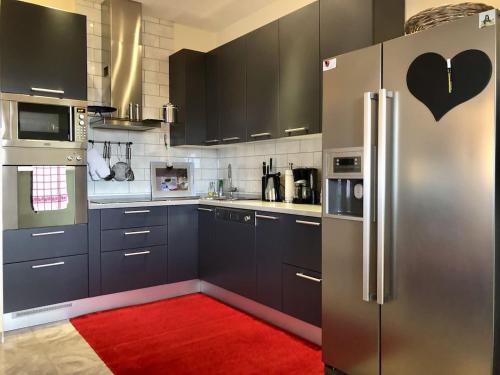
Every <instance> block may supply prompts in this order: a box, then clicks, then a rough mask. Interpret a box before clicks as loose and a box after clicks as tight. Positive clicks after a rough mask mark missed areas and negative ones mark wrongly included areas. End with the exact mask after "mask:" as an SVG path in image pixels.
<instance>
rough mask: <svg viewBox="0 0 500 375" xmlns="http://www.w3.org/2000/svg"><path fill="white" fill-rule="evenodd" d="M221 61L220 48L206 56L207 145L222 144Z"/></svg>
mask: <svg viewBox="0 0 500 375" xmlns="http://www.w3.org/2000/svg"><path fill="white" fill-rule="evenodd" d="M218 60H219V48H216V49H214V50H212V51H210V52H208V53H207V56H206V67H205V69H206V70H205V72H206V98H207V100H206V103H207V127H206V134H205V144H206V145H207V146H210V145H215V144H218V143H219V142H220V129H219V94H220V93H219V87H220V85H219V75H218V73H219V72H218V69H217V62H218Z"/></svg>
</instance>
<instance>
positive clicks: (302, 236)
mask: <svg viewBox="0 0 500 375" xmlns="http://www.w3.org/2000/svg"><path fill="white" fill-rule="evenodd" d="M285 220H286V224H285V225H286V228H287V236H286V242H287V243H286V246H285V251H284V254H283V262H285V263H288V264H293V265H294V266H297V267H301V268H306V269H309V270H312V271H316V272H321V218H315V217H308V216H295V215H286V217H285Z"/></svg>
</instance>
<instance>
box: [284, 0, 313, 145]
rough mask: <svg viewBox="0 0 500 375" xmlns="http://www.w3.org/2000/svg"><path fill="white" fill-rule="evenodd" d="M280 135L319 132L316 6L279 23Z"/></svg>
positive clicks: (295, 13)
mask: <svg viewBox="0 0 500 375" xmlns="http://www.w3.org/2000/svg"><path fill="white" fill-rule="evenodd" d="M279 40H280V48H279V51H280V90H279V91H280V95H279V97H280V110H279V111H280V135H281V136H285V135H302V134H307V133H309V134H311V133H318V132H320V131H321V128H320V68H321V63H320V58H319V4H318V3H317V2H314V3H312V4H310V5H307V6H305V7H303V8H301V9H299V10H298V11H296V12H293V13H291V14H289V15H287V16H285V17H283V18H280V20H279Z"/></svg>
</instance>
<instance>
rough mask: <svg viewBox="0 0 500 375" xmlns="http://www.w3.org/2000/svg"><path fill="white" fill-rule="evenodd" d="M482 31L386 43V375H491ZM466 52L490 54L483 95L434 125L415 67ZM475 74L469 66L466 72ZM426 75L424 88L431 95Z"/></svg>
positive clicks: (488, 121)
mask: <svg viewBox="0 0 500 375" xmlns="http://www.w3.org/2000/svg"><path fill="white" fill-rule="evenodd" d="M497 22H498V18H497ZM478 26H479V20H478V16H477V15H476V16H472V17H468V18H466V19H463V20H460V21H455V22H451V23H448V24H445V25H443V26H439V27H436V28H434V29H430V30H428V31H423V32H419V33H417V34H415V35H413V36H410V37H405V38H399V39H395V40H393V41H389V42H387V43H384V46H383V62H384V65H383V86H384V88H386V89H387V90H388V91H389V90H390V91H393V92H394V93H395V95H396V100H395V102H396V103H395V105H396V115H397V116H396V117H395V118H394V120H393V124H392V125H393V126H394V133H393V136H394V143H393V147H394V148H393V153H394V157H393V163H392V165H393V170H392V178H393V184H392V189H393V190H392V226H391V228H392V230H391V232H392V233H389V234H388V235H387V241H388V243H390V241H391V237H392V246H391V247H390V251H389V253H390V252H392V255H391V254H387V256H388V257H389V258H388V259H389V261H388V262H386V268H385V280H386V284H385V288H384V290H385V292H386V293H389V295H388V297H387V300H386V301H385V303H384V304H383V305H382V316H381V332H382V336H381V373H382V374H383V375H400V374H405V375H417V374H418V375H421V374H453V375H461V374H463V375H470V374H491V373H492V371H493V370H492V365H493V329H494V327H493V318H494V317H493V302H494V299H493V294H494V288H493V286H494V263H495V259H494V249H495V244H494V224H495V223H494V218H495V212H494V207H495V201H494V189H495V180H494V178H495V173H494V170H495V119H496V117H495V97H496V93H495V91H496V82H495V81H496V76H495V66H496V56H495V49H496V40H497V39H496V33H497V30H496V26H489V27H484V28H479V27H478ZM469 49H476V50H480V51H483V52H485V53H486V54H487V55H488V57H489V59H490V60H491V64H492V66H493V75H492V76H491V79H490V80H489V82H488V83H487V85H486V86H485V88H484V90H483V91H482V92H480V93H479V94H478V95H477V96H475V97H473V98H471V99H469V100H467V101H465V102H463V103H462V104H459V105H458V106H455V107H454V108H452V109H451V110H450V111H449V112H447V113H446V114H445V115H444V116H443V117H442V118H441V119H440V120H439V121H436V120H435V118H434V116H433V115H432V114H431V111H430V110H429V109H428V108H427V107H426V106H425V105H424V104H423V103H422V102H421V101H419V100H418V99H417V98H416V97H414V96H413V95H412V94H411V93H410V92H409V89H408V87H407V79H406V77H407V71H408V68H409V67H410V64H411V63H412V62H413V61H414V59H415V58H417V57H418V56H419V55H421V54H424V53H427V52H434V53H438V54H440V55H442V56H443V58H444V59H448V58H453V57H454V56H456V55H457V54H458V53H460V52H462V51H464V50H469ZM443 64H445V65H444V66H446V60H443ZM452 64H454V63H453V60H452ZM475 68H476V65H475V63H474V61H471V62H470V64H469V69H470V70H468V73H467V74H471V75H473V73H475V72H474V69H475ZM445 72H446V70H445ZM426 74H430V72H426V73H425V74H424V75H423V76H422V77H423V78H422V79H423V84H427V85H428V86H429V90H432V84H430V82H425V75H426ZM445 74H446V73H445ZM453 74H454V72H453V65H452V81H453V80H461V81H462V84H463V82H464V79H467V78H466V77H463V76H462V77H457V76H456V75H455V76H454V75H453ZM464 75H466V74H464ZM455 82H456V81H455ZM458 86H459V85H454V86H453V88H455V87H457V90H458ZM388 111H389V112H390V108H388ZM388 121H390V120H388ZM378 126H379V128H380V126H381V124H380V123H379V124H378ZM379 173H380V171H379ZM389 173H390V170H388V174H389ZM389 177H390V176H389ZM379 178H380V175H379ZM389 189H390V188H389V186H388V195H387V196H390V190H389ZM388 216H390V215H389V213H388ZM377 224H378V225H380V224H381V223H380V222H378V223H377ZM324 232H326V233H328V231H327V230H325V231H324ZM379 255H380V249H379ZM386 260H387V259H386ZM379 266H380V264H379ZM379 271H380V269H379Z"/></svg>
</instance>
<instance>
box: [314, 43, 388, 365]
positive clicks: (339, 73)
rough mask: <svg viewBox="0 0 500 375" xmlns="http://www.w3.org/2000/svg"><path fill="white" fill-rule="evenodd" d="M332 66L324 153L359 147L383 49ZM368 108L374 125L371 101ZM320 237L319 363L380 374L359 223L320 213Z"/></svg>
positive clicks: (375, 309)
mask: <svg viewBox="0 0 500 375" xmlns="http://www.w3.org/2000/svg"><path fill="white" fill-rule="evenodd" d="M331 63H332V64H333V65H334V66H335V68H333V69H331V70H328V71H325V72H324V73H323V150H325V152H327V150H331V149H332V148H334V149H345V148H349V149H350V148H353V147H356V148H359V147H363V131H364V116H363V113H364V107H365V103H364V96H365V95H364V93H365V92H375V93H376V92H378V90H379V89H380V85H381V45H377V46H373V47H368V48H365V49H362V50H359V51H356V52H352V53H349V54H345V55H341V56H338V57H337V58H336V60H335V61H334V62H331ZM330 66H332V65H330ZM371 107H372V113H370V115H371V116H370V117H371V118H370V120H371V121H372V122H373V124H374V125H375V123H376V115H377V111H376V107H377V103H376V101H375V100H373V103H372V105H371ZM325 155H326V154H325ZM324 160H326V158H324ZM324 174H325V175H326V174H327V167H325V169H324ZM325 182H326V181H325ZM323 191H326V189H325V186H324V188H323ZM324 212H326V211H325V210H324ZM322 236H323V238H322V252H323V258H322V261H323V264H322V275H323V288H322V293H323V294H322V306H323V316H322V332H323V339H322V350H323V361H324V362H325V364H327V365H329V366H331V367H334V368H336V369H338V370H341V371H343V372H345V373H348V374H350V375H364V374H366V375H373V374H378V372H379V351H378V349H379V322H380V308H379V306H378V305H377V303H376V302H375V301H371V302H366V301H363V222H362V220H361V218H359V220H353V219H342V218H332V217H327V216H325V215H324V216H323V231H322ZM373 271H374V270H373ZM373 275H374V272H373ZM372 281H373V280H372Z"/></svg>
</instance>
